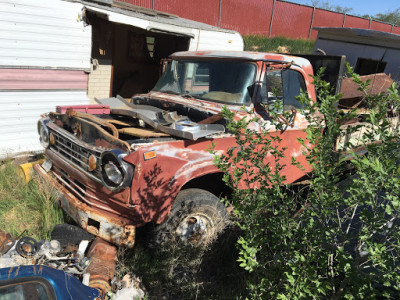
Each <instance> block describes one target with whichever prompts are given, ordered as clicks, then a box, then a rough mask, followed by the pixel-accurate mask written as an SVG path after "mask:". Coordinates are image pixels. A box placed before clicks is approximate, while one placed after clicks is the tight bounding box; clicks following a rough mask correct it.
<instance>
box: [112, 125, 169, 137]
mask: <svg viewBox="0 0 400 300" xmlns="http://www.w3.org/2000/svg"><path fill="white" fill-rule="evenodd" d="M118 132H120V133H123V134H127V135H131V136H136V137H140V138H149V137H162V136H164V137H165V136H170V135H169V134H166V133H163V132H157V131H154V130H149V129H144V128H136V127H125V128H121V129H118Z"/></svg>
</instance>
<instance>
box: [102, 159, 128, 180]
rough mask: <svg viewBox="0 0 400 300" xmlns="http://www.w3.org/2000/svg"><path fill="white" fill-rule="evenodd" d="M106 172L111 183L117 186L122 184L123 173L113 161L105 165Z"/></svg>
mask: <svg viewBox="0 0 400 300" xmlns="http://www.w3.org/2000/svg"><path fill="white" fill-rule="evenodd" d="M104 171H105V173H106V175H107V177H108V179H109V180H110V181H111V182H113V183H115V184H116V185H119V184H120V183H121V182H122V179H124V177H123V175H122V173H121V171H120V170H119V169H118V167H117V166H116V165H115V164H114V163H113V162H111V161H110V162H108V163H106V164H105V166H104Z"/></svg>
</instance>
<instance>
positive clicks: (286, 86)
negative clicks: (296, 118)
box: [282, 69, 306, 111]
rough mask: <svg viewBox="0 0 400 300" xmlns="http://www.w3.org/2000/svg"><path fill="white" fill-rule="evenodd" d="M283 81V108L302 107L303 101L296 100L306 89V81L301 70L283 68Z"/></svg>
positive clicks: (285, 109)
mask: <svg viewBox="0 0 400 300" xmlns="http://www.w3.org/2000/svg"><path fill="white" fill-rule="evenodd" d="M282 81H283V96H284V101H283V110H284V111H287V110H291V109H292V108H297V109H298V108H301V107H302V106H301V103H300V102H299V101H297V100H296V97H297V96H299V95H300V93H301V91H305V90H306V83H305V82H304V78H303V76H302V75H301V73H300V72H297V71H294V70H290V69H285V70H282Z"/></svg>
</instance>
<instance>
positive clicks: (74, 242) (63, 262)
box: [0, 224, 145, 300]
mask: <svg viewBox="0 0 400 300" xmlns="http://www.w3.org/2000/svg"><path fill="white" fill-rule="evenodd" d="M23 235H24V233H23V234H22V235H21V236H20V237H18V238H13V237H12V236H11V235H10V234H7V233H4V232H2V231H0V268H11V267H19V266H26V265H41V266H47V267H51V268H53V269H57V270H62V271H64V272H66V273H69V274H72V275H74V276H75V277H77V278H78V279H79V280H80V281H81V282H82V283H83V284H84V285H87V286H90V287H92V288H96V289H97V290H98V291H99V292H100V295H101V296H102V297H103V298H104V299H106V298H107V297H111V296H112V298H113V299H115V300H118V299H119V300H121V299H140V298H143V297H144V295H145V293H144V291H143V290H142V289H141V288H139V287H138V285H137V284H134V283H135V280H136V281H137V279H136V277H133V278H134V279H130V277H129V276H126V277H124V278H123V279H122V280H118V279H117V278H116V277H115V267H116V259H117V249H116V247H115V246H113V245H111V244H109V243H107V242H105V241H104V240H102V239H100V238H96V239H95V237H94V236H93V235H91V234H89V233H87V232H86V231H84V230H82V229H81V228H79V227H76V226H73V225H69V224H60V225H57V226H56V227H55V228H54V230H53V232H52V234H51V238H52V239H51V240H50V241H47V240H42V241H36V240H35V239H34V238H32V237H29V236H23ZM127 278H128V280H127ZM134 286H135V287H134ZM127 295H131V296H130V297H126V296H127ZM121 296H122V297H121Z"/></svg>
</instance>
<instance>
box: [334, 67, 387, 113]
mask: <svg viewBox="0 0 400 300" xmlns="http://www.w3.org/2000/svg"><path fill="white" fill-rule="evenodd" d="M360 79H361V80H362V81H363V82H366V81H367V80H370V81H371V82H370V86H369V88H368V93H369V94H370V95H377V94H379V93H382V92H385V91H386V90H387V89H388V88H389V87H390V86H391V85H392V84H393V79H391V78H390V76H388V75H386V74H385V73H378V74H371V75H365V76H360ZM340 93H341V94H343V97H342V99H340V100H339V105H340V106H341V107H344V108H356V107H359V106H360V105H362V102H363V100H364V96H365V95H364V94H363V93H362V92H361V91H359V90H358V85H357V84H356V83H355V82H354V81H353V79H352V78H344V79H343V80H342V86H341V89H340Z"/></svg>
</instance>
